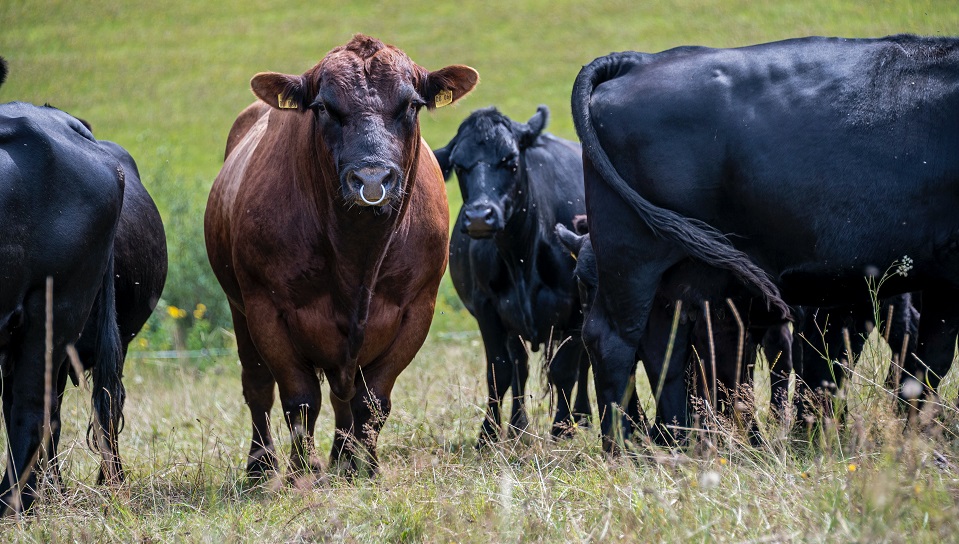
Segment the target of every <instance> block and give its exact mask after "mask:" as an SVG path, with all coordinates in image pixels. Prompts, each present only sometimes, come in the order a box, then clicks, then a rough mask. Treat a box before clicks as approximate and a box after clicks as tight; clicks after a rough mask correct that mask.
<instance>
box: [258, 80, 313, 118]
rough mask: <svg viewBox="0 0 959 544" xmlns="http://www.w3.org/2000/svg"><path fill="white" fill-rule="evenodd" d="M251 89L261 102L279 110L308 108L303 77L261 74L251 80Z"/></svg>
mask: <svg viewBox="0 0 959 544" xmlns="http://www.w3.org/2000/svg"><path fill="white" fill-rule="evenodd" d="M250 88H252V89H253V94H255V95H256V96H257V97H258V98H259V99H260V100H262V101H264V102H266V103H267V104H269V105H270V106H272V107H274V108H276V109H278V110H300V109H305V108H306V103H305V101H306V99H305V97H304V94H305V93H304V89H305V85H304V84H303V77H302V76H291V75H287V74H278V73H276V72H261V73H259V74H257V75H255V76H253V79H251V80H250Z"/></svg>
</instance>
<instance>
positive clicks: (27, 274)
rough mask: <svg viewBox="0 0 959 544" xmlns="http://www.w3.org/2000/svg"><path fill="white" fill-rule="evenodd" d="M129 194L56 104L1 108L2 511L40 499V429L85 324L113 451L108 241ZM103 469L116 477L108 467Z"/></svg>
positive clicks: (115, 385) (101, 425)
mask: <svg viewBox="0 0 959 544" xmlns="http://www.w3.org/2000/svg"><path fill="white" fill-rule="evenodd" d="M123 190H124V169H123V167H122V166H121V164H120V163H119V162H118V161H117V159H116V157H114V156H113V155H111V154H110V153H109V152H108V151H106V150H105V149H104V148H103V147H101V146H100V145H99V144H98V142H97V141H96V140H95V139H94V138H93V135H92V134H91V133H90V131H89V130H88V129H87V128H86V127H84V126H83V124H81V123H80V122H79V121H78V120H77V119H75V118H73V117H71V116H70V115H68V114H66V113H64V112H61V111H59V110H57V109H55V108H48V107H37V106H33V105H30V104H25V103H18V102H14V103H9V104H4V105H0V256H2V258H0V263H2V265H0V266H2V271H0V276H2V277H3V278H4V279H3V281H2V282H0V374H2V378H3V379H2V397H3V416H4V422H5V424H6V429H7V435H8V450H7V466H6V475H5V476H4V478H3V481H2V482H0V513H13V512H19V511H22V510H25V509H26V508H28V507H29V506H30V504H31V503H32V502H33V501H34V500H35V498H36V487H37V486H36V482H37V470H36V469H37V467H38V462H39V461H38V456H39V454H40V453H41V451H40V450H41V444H44V443H45V444H49V442H48V440H49V435H46V432H45V429H49V430H50V431H52V432H53V433H56V432H58V429H59V408H60V403H59V402H58V400H59V396H58V395H57V392H56V391H53V390H52V388H53V382H54V380H56V379H57V378H58V377H60V376H64V375H65V373H64V371H63V368H64V365H65V364H67V363H66V362H65V357H66V347H67V345H68V344H70V343H74V342H76V341H77V338H78V337H79V336H80V334H81V331H82V330H83V328H84V324H85V323H86V322H87V320H88V318H89V319H90V320H92V321H93V322H94V323H95V324H96V326H95V329H96V332H97V334H96V338H94V339H92V340H93V346H94V348H93V350H94V351H95V353H96V357H95V358H96V361H97V363H96V366H95V368H94V371H93V406H94V414H95V418H96V420H97V422H98V424H95V425H94V431H95V433H97V434H98V436H99V437H100V438H98V444H100V445H101V451H104V450H103V449H102V447H103V446H106V448H107V450H111V451H115V444H116V430H117V428H118V424H119V414H120V406H121V403H122V395H123V391H122V386H121V385H120V375H119V372H120V370H119V369H120V365H121V359H122V353H121V341H120V336H119V331H118V329H117V324H116V314H115V312H116V307H115V301H114V296H115V294H114V283H113V281H112V279H113V276H114V266H113V243H114V235H115V231H116V228H117V223H118V218H119V215H120V209H121V206H122V202H123ZM48 278H52V297H51V299H50V300H48V299H47V285H48ZM95 302H96V305H97V310H96V312H95V313H91V308H93V306H94V303H95ZM48 305H49V307H48ZM49 318H52V324H53V327H52V331H48V327H47V320H48V319H49ZM48 345H49V346H50V347H51V348H52V350H51V351H50V352H47V346H48ZM45 354H46V355H47V357H48V358H47V359H45ZM45 361H46V362H45ZM48 365H49V367H50V368H49V372H48V371H47V367H48ZM47 417H49V419H47ZM46 421H49V427H47V425H45V422H46ZM50 453H52V452H49V451H48V452H47V454H48V456H49V454H50ZM103 467H104V470H106V471H107V472H108V475H109V476H113V474H111V473H110V471H111V470H112V469H113V468H114V467H113V465H110V464H105V465H103Z"/></svg>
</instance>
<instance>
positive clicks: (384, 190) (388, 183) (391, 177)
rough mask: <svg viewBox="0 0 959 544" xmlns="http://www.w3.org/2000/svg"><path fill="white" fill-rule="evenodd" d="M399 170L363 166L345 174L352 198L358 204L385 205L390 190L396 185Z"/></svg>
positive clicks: (388, 199) (387, 202)
mask: <svg viewBox="0 0 959 544" xmlns="http://www.w3.org/2000/svg"><path fill="white" fill-rule="evenodd" d="M398 179H399V172H398V171H397V170H396V169H395V168H381V167H364V168H357V169H356V170H353V171H351V172H350V173H349V174H347V186H348V187H349V189H350V192H351V193H352V196H353V198H352V200H353V202H354V203H356V204H358V205H360V206H386V205H387V204H389V201H390V198H389V194H390V190H391V189H392V188H393V187H394V186H395V185H396V183H397V180H398Z"/></svg>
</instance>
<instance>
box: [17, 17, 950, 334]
mask: <svg viewBox="0 0 959 544" xmlns="http://www.w3.org/2000/svg"><path fill="white" fill-rule="evenodd" d="M357 32H363V33H366V34H370V35H373V36H376V37H379V38H381V39H383V40H384V41H387V42H388V43H392V44H395V45H397V46H399V47H400V48H402V49H403V50H405V51H406V52H407V53H408V54H409V55H410V56H411V58H413V59H414V60H415V61H416V62H418V63H419V64H421V65H422V66H424V67H426V68H429V69H438V68H441V67H443V66H446V65H447V64H453V63H461V64H468V65H470V66H473V67H474V68H476V69H477V70H478V71H479V73H480V76H481V83H480V85H479V86H478V87H477V89H476V90H475V91H474V92H473V94H472V95H471V96H470V97H468V99H467V100H465V101H463V102H462V103H461V104H460V105H457V106H456V107H452V108H447V109H440V110H437V111H436V112H434V113H425V114H424V115H422V117H421V125H422V129H423V134H424V136H425V137H426V139H427V141H428V142H430V144H431V145H433V146H434V147H440V146H442V145H445V144H446V142H447V141H449V139H450V138H451V137H452V136H453V135H454V134H455V131H456V127H457V126H458V125H459V123H460V121H462V119H463V118H464V117H465V116H466V115H468V114H469V112H470V111H472V110H473V109H477V108H481V107H486V106H489V105H495V106H497V107H498V108H500V109H501V110H502V111H503V112H504V113H506V114H507V115H509V116H511V117H514V118H516V119H520V120H526V119H528V118H529V116H531V115H532V114H533V113H534V112H535V111H536V106H537V105H539V104H546V105H547V106H549V107H550V109H551V111H552V121H551V123H550V126H549V127H548V130H551V131H553V132H554V133H556V134H558V135H560V136H564V137H566V138H575V132H574V130H573V125H572V121H571V119H570V115H569V94H570V90H571V87H572V82H573V79H574V78H575V77H576V74H577V72H578V71H579V68H580V67H581V66H582V65H583V64H586V63H588V62H589V61H591V60H592V59H594V58H596V57H597V56H600V55H604V54H606V53H609V52H611V51H621V50H626V49H636V50H642V51H660V50H663V49H668V48H671V47H675V46H678V45H684V44H699V45H708V46H715V47H733V46H740V45H747V44H752V43H759V42H763V41H770V40H776V39H782V38H789V37H795V36H805V35H812V34H818V35H841V36H850V37H859V36H881V35H887V34H893V33H900V32H913V33H920V34H929V35H942V34H950V33H956V32H959V4H956V3H955V2H949V1H935V0H932V1H930V0H919V1H915V0H910V1H898V2H836V1H830V0H809V1H746V0H706V1H699V0H697V1H692V0H679V1H670V2H667V1H652V2H635V1H620V2H572V1H568V0H559V1H542V0H537V1H532V2H505V1H499V0H495V1H492V2H476V3H470V2H420V1H411V2H369V1H353V2H339V3H328V2H314V3H306V2H302V3H301V2H267V3H265V2H251V1H245V0H243V1H232V2H187V1H183V0H158V1H154V2H142V1H141V2H131V1H124V0H118V1H112V2H88V1H60V2H48V1H44V0H30V1H22V0H5V1H4V2H2V3H0V55H2V56H4V57H6V58H7V60H8V61H9V63H10V72H11V73H10V76H9V78H8V81H7V83H6V85H5V86H4V87H3V88H2V89H0V101H10V100H25V101H30V102H35V103H50V104H53V105H56V106H57V107H59V108H61V109H65V110H67V111H69V112H71V113H73V114H74V115H76V116H79V117H82V118H84V119H86V120H87V121H89V122H90V123H91V124H92V125H93V127H94V130H95V134H96V135H97V136H98V137H100V138H104V139H110V140H114V141H116V142H118V143H120V144H121V145H123V146H125V147H126V148H127V149H128V150H129V151H130V152H131V153H132V155H133V156H134V158H135V159H136V160H137V162H138V164H139V166H140V170H141V172H142V176H143V181H144V183H145V184H146V186H147V188H148V189H149V190H150V191H151V193H152V194H153V196H154V198H155V199H156V201H157V204H158V206H159V208H160V212H161V214H162V215H163V218H164V221H165V224H166V227H167V233H168V239H169V246H170V256H171V268H170V278H169V281H168V282H167V289H166V292H165V296H164V301H165V302H166V303H168V304H170V305H173V306H174V307H177V308H186V309H193V308H195V307H196V305H197V304H198V303H202V304H204V305H205V306H207V307H208V309H209V310H208V312H207V313H206V318H207V319H208V320H210V322H211V323H212V324H213V325H214V326H223V327H227V328H228V327H229V314H228V311H227V310H226V305H225V301H224V298H223V297H222V296H221V294H220V290H219V287H218V286H217V285H216V282H215V280H214V279H213V276H212V273H211V272H210V270H209V266H208V264H207V260H206V254H205V250H204V246H203V241H202V238H203V237H202V230H203V229H202V217H203V210H204V207H205V204H206V198H207V194H208V191H209V187H210V185H211V183H212V181H213V178H214V177H215V176H216V173H217V171H218V170H219V167H220V164H221V163H222V160H223V148H224V143H225V139H226V134H227V132H228V130H229V128H230V125H231V124H232V122H233V119H234V118H235V116H236V114H237V113H238V112H239V111H240V110H242V109H243V108H244V107H245V106H246V105H247V104H249V103H250V102H251V101H252V99H253V95H252V93H251V92H250V90H249V80H250V78H251V76H253V75H254V74H256V73H257V72H261V71H282V72H287V73H297V74H298V73H302V72H304V71H306V70H307V69H308V68H310V67H312V66H313V65H314V64H315V63H316V62H317V61H318V60H319V59H320V58H322V56H323V55H324V54H325V53H326V52H327V51H328V50H329V49H331V48H333V47H335V46H336V45H340V44H342V43H345V42H346V41H347V40H348V39H349V38H350V36H352V35H353V34H354V33H357ZM449 187H450V191H449V192H450V203H451V206H452V207H453V209H454V211H455V209H456V207H457V206H458V203H459V195H458V192H459V191H458V189H457V188H456V184H455V183H452V184H450V185H449ZM457 308H459V306H458V304H457V302H456V296H455V293H453V290H452V289H451V287H450V285H449V283H448V282H447V283H446V284H444V288H443V290H442V293H441V298H440V304H439V310H440V311H442V312H444V314H443V316H441V319H440V320H439V321H438V322H437V324H436V328H437V329H439V330H443V329H460V330H462V329H466V328H470V327H472V324H471V321H470V320H469V319H468V318H466V317H465V316H463V315H462V314H459V315H456V312H453V310H455V309H457ZM450 314H453V315H451V317H450V318H449V319H447V318H446V317H444V316H446V315H450ZM190 320H191V318H190V317H189V316H188V317H187V322H189V321H190Z"/></svg>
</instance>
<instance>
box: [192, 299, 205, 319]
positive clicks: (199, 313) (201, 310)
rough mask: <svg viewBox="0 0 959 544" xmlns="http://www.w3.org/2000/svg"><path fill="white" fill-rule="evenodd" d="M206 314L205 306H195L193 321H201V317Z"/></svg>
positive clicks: (200, 304)
mask: <svg viewBox="0 0 959 544" xmlns="http://www.w3.org/2000/svg"><path fill="white" fill-rule="evenodd" d="M204 314H206V304H203V303H202V302H201V303H199V304H197V305H196V309H195V310H193V319H203V315H204Z"/></svg>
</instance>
